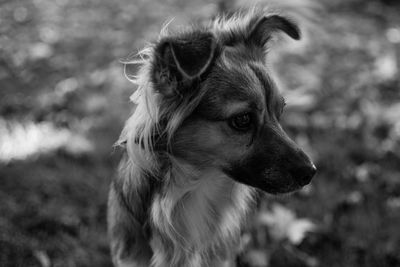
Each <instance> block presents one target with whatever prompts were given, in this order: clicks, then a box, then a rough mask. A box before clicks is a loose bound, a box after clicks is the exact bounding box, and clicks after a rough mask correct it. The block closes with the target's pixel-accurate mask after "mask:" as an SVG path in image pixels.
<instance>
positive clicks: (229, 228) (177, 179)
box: [150, 158, 253, 266]
mask: <svg viewBox="0 0 400 267" xmlns="http://www.w3.org/2000/svg"><path fill="white" fill-rule="evenodd" d="M163 178H164V179H165V180H164V181H165V183H164V186H163V187H161V188H160V191H159V192H157V193H156V194H155V196H154V200H153V204H152V207H151V211H150V213H151V221H152V222H153V225H154V228H155V230H156V232H158V233H159V234H158V235H157V234H155V235H153V240H152V247H153V250H154V252H155V253H154V255H155V257H154V260H155V261H157V262H159V263H160V264H159V265H157V264H155V266H163V264H161V263H162V262H164V263H165V262H169V264H171V265H170V266H181V265H182V266H185V264H190V266H204V265H205V264H206V262H205V261H207V259H208V258H209V257H228V254H229V253H230V252H231V250H232V247H233V246H235V244H237V242H236V241H238V239H239V236H240V228H241V226H242V224H243V221H244V220H245V217H246V213H247V211H248V210H249V204H250V202H251V200H252V195H253V189H251V188H249V187H247V186H245V185H242V184H239V183H237V182H235V181H233V180H232V179H230V178H229V177H227V176H226V175H225V174H223V173H222V172H220V171H218V170H216V169H208V170H202V171H200V170H197V169H195V168H194V167H193V166H191V165H190V164H187V163H185V162H184V161H182V160H177V159H174V158H173V159H171V166H170V168H169V170H168V172H166V175H165V177H163ZM188 255H189V256H190V257H191V258H187V257H188ZM186 266H189V265H186Z"/></svg>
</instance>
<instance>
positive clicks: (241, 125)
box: [229, 113, 252, 131]
mask: <svg viewBox="0 0 400 267" xmlns="http://www.w3.org/2000/svg"><path fill="white" fill-rule="evenodd" d="M251 124H252V117H251V114H250V113H244V114H240V115H236V116H234V117H233V118H231V119H230V120H229V126H231V127H232V128H233V129H235V130H238V131H247V130H248V129H250V127H251Z"/></svg>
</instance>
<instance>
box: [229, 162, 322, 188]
mask: <svg viewBox="0 0 400 267" xmlns="http://www.w3.org/2000/svg"><path fill="white" fill-rule="evenodd" d="M315 173H316V168H315V166H314V165H313V164H312V165H311V166H309V167H307V168H305V167H304V168H301V169H297V170H296V171H292V172H290V171H281V170H278V169H274V168H271V169H267V170H265V171H263V172H261V173H259V174H256V173H252V174H250V173H246V174H245V173H241V174H240V175H237V173H233V172H230V173H229V175H230V176H231V177H232V178H233V179H234V180H236V181H238V182H240V183H243V184H246V185H249V186H252V187H255V188H258V189H260V190H262V191H264V192H266V193H269V194H274V195H276V194H285V193H290V192H293V191H296V190H299V189H301V188H302V187H304V186H306V185H308V184H309V183H310V182H311V180H312V178H313V176H314V175H315Z"/></svg>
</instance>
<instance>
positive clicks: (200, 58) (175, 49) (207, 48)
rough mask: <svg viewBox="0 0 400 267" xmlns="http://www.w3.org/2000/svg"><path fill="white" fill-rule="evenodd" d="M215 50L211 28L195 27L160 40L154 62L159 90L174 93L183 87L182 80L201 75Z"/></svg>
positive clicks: (210, 62) (166, 93)
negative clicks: (177, 35)
mask: <svg viewBox="0 0 400 267" xmlns="http://www.w3.org/2000/svg"><path fill="white" fill-rule="evenodd" d="M215 50H216V41H215V38H214V36H213V35H212V34H211V33H210V32H201V31H195V32H191V33H188V34H183V35H180V36H179V37H168V38H165V39H164V40H161V41H160V43H159V44H158V45H157V47H156V50H155V60H154V62H153V81H154V84H155V86H156V90H157V91H159V92H161V93H163V94H165V95H171V94H174V93H176V91H179V90H180V88H177V87H178V85H179V84H182V83H186V82H189V83H190V82H191V81H192V80H194V79H196V78H199V77H200V76H201V75H202V74H204V73H205V72H206V71H207V70H208V69H209V68H210V66H211V64H212V62H213V59H214V57H215V56H214V55H215ZM179 93H182V92H179Z"/></svg>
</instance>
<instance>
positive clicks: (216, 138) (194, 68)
mask: <svg viewBox="0 0 400 267" xmlns="http://www.w3.org/2000/svg"><path fill="white" fill-rule="evenodd" d="M277 32H283V33H285V34H287V35H288V36H290V37H291V38H293V39H295V40H298V39H300V30H299V28H298V26H297V25H296V24H295V23H294V22H293V21H292V20H290V19H288V18H287V17H285V16H282V15H280V14H275V13H268V12H266V11H264V10H263V9H262V10H260V11H257V10H256V9H253V10H252V11H248V12H244V13H239V14H235V15H232V16H229V17H219V18H217V19H215V20H214V21H213V22H212V23H210V24H209V25H207V26H202V27H192V28H190V29H188V30H185V31H182V32H180V33H175V34H170V33H167V32H166V31H164V32H163V33H162V34H161V36H160V38H159V40H158V41H157V42H155V43H154V44H152V45H150V46H148V47H147V48H145V49H144V50H142V51H141V52H140V59H139V60H137V61H132V64H140V68H139V71H138V73H137V75H136V77H135V78H134V79H132V78H131V79H132V81H133V82H135V83H136V84H137V85H138V89H137V91H136V92H135V93H134V95H133V96H132V100H133V102H135V103H136V109H135V111H134V113H133V114H132V115H131V117H130V118H129V119H128V120H127V122H126V125H125V127H124V129H123V131H122V133H121V136H120V139H119V140H118V142H117V145H118V146H120V147H122V149H123V151H124V153H123V156H122V160H121V163H120V166H119V171H118V176H117V177H116V178H115V179H114V180H113V181H112V184H111V189H110V193H109V201H108V232H109V237H110V243H111V245H110V246H111V254H112V259H113V263H114V265H115V266H118V267H122V266H130V267H136V266H152V267H163V266H178V267H180V266H190V267H197V266H235V260H234V259H235V255H236V254H237V252H238V251H237V248H238V246H239V243H240V231H241V229H242V227H243V226H244V223H245V220H246V217H247V216H248V214H249V212H250V211H251V210H252V209H253V207H254V198H255V196H256V192H257V191H263V192H267V193H270V194H280V193H288V192H292V191H294V190H297V189H299V188H301V187H302V186H304V185H306V184H308V183H310V181H311V178H312V177H313V176H314V174H315V172H316V167H315V166H314V164H313V163H312V161H311V160H310V158H309V157H308V156H307V155H306V154H305V153H304V152H303V151H302V150H301V149H300V148H299V147H298V146H297V145H296V144H295V143H294V142H293V141H292V140H291V139H290V138H289V137H288V135H287V134H286V133H285V132H284V130H283V129H282V127H281V126H280V123H279V121H280V117H281V114H282V112H283V109H284V106H285V102H284V99H283V97H282V96H281V95H280V93H279V91H278V88H277V85H276V83H275V82H274V80H273V78H272V74H271V72H270V71H269V70H268V67H267V62H266V59H265V58H266V54H267V52H268V44H269V42H270V40H271V38H272V37H273V36H274V34H275V33H277Z"/></svg>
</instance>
